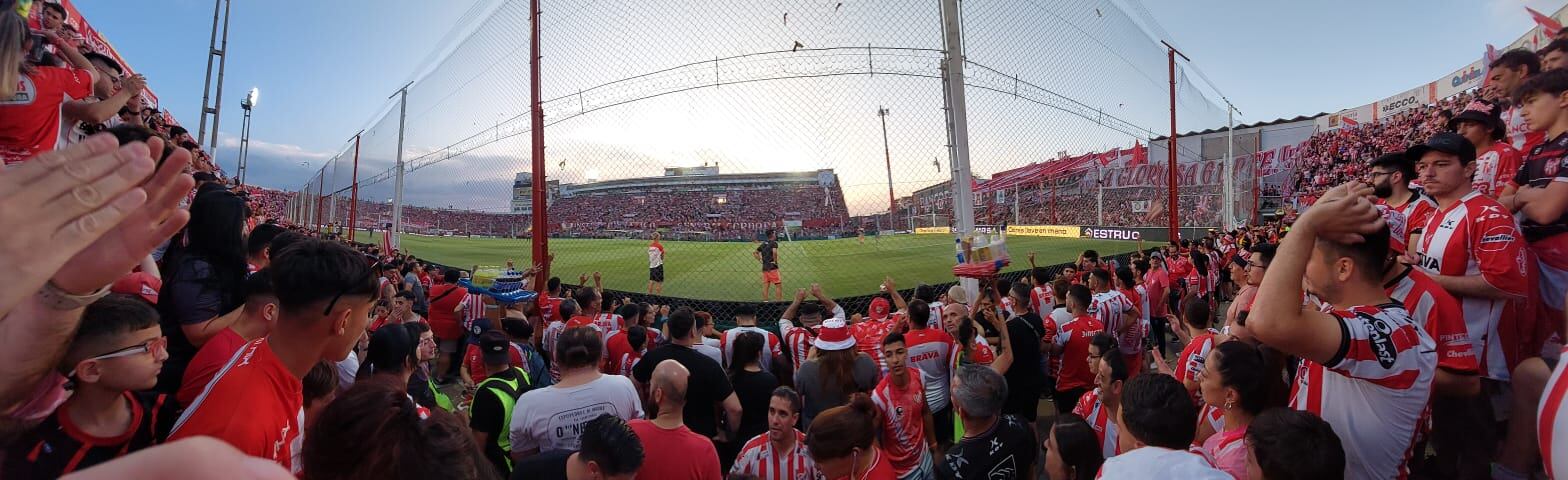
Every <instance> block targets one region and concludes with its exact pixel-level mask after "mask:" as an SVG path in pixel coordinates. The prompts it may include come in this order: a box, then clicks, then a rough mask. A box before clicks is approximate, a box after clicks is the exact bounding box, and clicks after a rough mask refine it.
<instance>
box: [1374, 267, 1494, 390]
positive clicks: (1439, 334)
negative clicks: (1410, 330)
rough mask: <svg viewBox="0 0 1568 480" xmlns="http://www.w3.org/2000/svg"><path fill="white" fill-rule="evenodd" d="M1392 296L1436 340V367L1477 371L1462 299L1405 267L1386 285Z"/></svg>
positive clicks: (1384, 286) (1457, 370)
mask: <svg viewBox="0 0 1568 480" xmlns="http://www.w3.org/2000/svg"><path fill="white" fill-rule="evenodd" d="M1383 289H1384V291H1386V292H1388V296H1389V298H1393V299H1394V300H1395V301H1398V302H1399V303H1400V304H1403V305H1404V306H1405V310H1406V311H1408V312H1410V319H1411V320H1412V321H1414V322H1415V323H1416V324H1417V325H1420V326H1421V328H1422V329H1424V330H1426V333H1427V335H1428V336H1430V337H1432V341H1434V342H1436V343H1437V366H1438V368H1442V369H1445V370H1448V371H1451V372H1456V373H1465V374H1477V373H1480V372H1481V366H1480V364H1478V363H1476V358H1475V350H1474V349H1473V347H1472V345H1471V343H1470V333H1469V331H1467V330H1465V316H1464V311H1463V310H1461V309H1460V307H1459V300H1457V299H1455V298H1454V297H1453V295H1449V294H1448V291H1446V290H1443V287H1442V286H1441V285H1438V284H1437V282H1435V281H1433V280H1432V278H1431V277H1428V276H1426V274H1425V273H1421V271H1420V270H1416V269H1413V268H1406V269H1405V271H1404V273H1401V274H1399V276H1397V277H1394V279H1393V280H1389V281H1388V282H1387V283H1385V284H1383Z"/></svg>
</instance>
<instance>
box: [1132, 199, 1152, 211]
mask: <svg viewBox="0 0 1568 480" xmlns="http://www.w3.org/2000/svg"><path fill="white" fill-rule="evenodd" d="M1149 202H1150V200H1131V201H1128V202H1127V205H1128V206H1130V207H1132V213H1148V212H1149Z"/></svg>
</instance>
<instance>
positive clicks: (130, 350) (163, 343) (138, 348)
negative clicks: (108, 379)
mask: <svg viewBox="0 0 1568 480" xmlns="http://www.w3.org/2000/svg"><path fill="white" fill-rule="evenodd" d="M168 347H169V337H158V338H154V339H152V340H148V341H147V343H143V344H141V345H132V346H129V347H125V348H122V349H119V350H115V351H113V352H109V353H105V354H103V355H99V356H96V357H92V358H89V359H88V360H108V359H111V358H120V357H132V356H136V355H142V354H146V353H151V354H154V355H156V354H159V353H163V352H165V351H167V349H168Z"/></svg>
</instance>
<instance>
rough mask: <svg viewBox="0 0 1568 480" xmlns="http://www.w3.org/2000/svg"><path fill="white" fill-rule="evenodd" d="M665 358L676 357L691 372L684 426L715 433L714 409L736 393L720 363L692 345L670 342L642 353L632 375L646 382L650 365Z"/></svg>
mask: <svg viewBox="0 0 1568 480" xmlns="http://www.w3.org/2000/svg"><path fill="white" fill-rule="evenodd" d="M665 360H675V361H676V362H678V363H680V364H681V365H682V366H685V367H686V369H687V370H690V371H691V377H690V381H688V382H687V385H686V408H685V415H686V427H687V428H690V429H691V431H693V432H697V434H698V435H702V436H704V437H712V436H714V435H718V433H719V421H718V416H717V415H716V413H715V412H716V410H715V408H716V407H717V406H718V405H719V403H720V402H723V401H724V399H726V398H729V396H730V394H731V393H735V389H734V387H733V386H731V385H730V380H729V376H728V375H726V374H725V372H724V368H723V367H720V366H719V362H715V361H713V359H712V358H708V356H707V355H703V354H702V353H699V352H697V351H696V350H692V349H691V347H687V346H683V345H676V344H673V343H672V344H669V345H661V346H659V347H657V348H654V349H653V350H649V351H648V353H647V354H646V355H643V357H642V360H639V361H638V362H637V366H636V367H634V368H632V378H634V379H636V380H637V381H638V382H639V383H642V384H643V385H648V380H649V379H650V378H652V377H653V367H656V366H658V365H659V362H663V361H665ZM649 389H650V391H651V389H652V385H649ZM648 416H649V417H650V418H651V417H653V416H654V414H653V412H649V415H648Z"/></svg>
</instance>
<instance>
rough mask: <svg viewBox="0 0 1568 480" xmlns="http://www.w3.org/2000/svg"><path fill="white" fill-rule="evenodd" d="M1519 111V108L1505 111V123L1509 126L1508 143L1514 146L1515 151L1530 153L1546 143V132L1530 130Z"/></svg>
mask: <svg viewBox="0 0 1568 480" xmlns="http://www.w3.org/2000/svg"><path fill="white" fill-rule="evenodd" d="M1519 110H1520V109H1519V107H1511V108H1509V109H1507V110H1503V123H1505V124H1507V125H1508V139H1507V142H1508V143H1509V144H1510V145H1513V147H1514V150H1518V151H1521V152H1528V151H1530V149H1532V148H1535V146H1536V145H1540V144H1541V142H1544V141H1546V132H1545V131H1539V132H1538V131H1534V130H1530V127H1529V126H1528V125H1525V123H1524V115H1523V113H1522V112H1520V111H1519Z"/></svg>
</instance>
